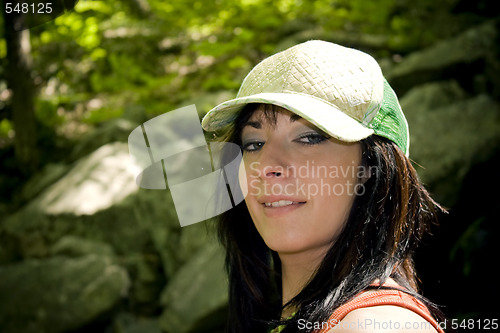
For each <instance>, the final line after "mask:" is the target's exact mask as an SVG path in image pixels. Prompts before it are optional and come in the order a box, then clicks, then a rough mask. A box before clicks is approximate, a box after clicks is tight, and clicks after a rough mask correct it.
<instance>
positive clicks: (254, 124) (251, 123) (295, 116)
mask: <svg viewBox="0 0 500 333" xmlns="http://www.w3.org/2000/svg"><path fill="white" fill-rule="evenodd" d="M301 118H302V117H301V116H299V115H298V114H292V115H291V116H290V122H291V123H293V122H295V121H297V120H299V119H301ZM245 126H250V127H253V128H256V129H261V128H262V123H261V122H260V121H247V122H246V123H244V124H243V126H242V128H243V127H245Z"/></svg>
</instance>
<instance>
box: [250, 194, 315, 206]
mask: <svg viewBox="0 0 500 333" xmlns="http://www.w3.org/2000/svg"><path fill="white" fill-rule="evenodd" d="M257 201H258V202H259V203H260V204H261V205H263V206H264V207H266V208H282V207H287V206H292V205H300V204H304V203H306V201H305V200H301V199H298V198H288V197H286V198H279V197H261V198H259V199H258V200H257Z"/></svg>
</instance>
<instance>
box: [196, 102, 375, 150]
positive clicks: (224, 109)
mask: <svg viewBox="0 0 500 333" xmlns="http://www.w3.org/2000/svg"><path fill="white" fill-rule="evenodd" d="M249 103H264V104H274V105H278V106H281V107H283V108H285V109H287V110H289V111H291V112H293V113H295V114H297V115H299V116H301V117H302V118H304V119H306V120H307V121H309V122H310V123H312V124H314V125H315V126H317V127H318V128H320V129H321V130H322V131H324V132H326V133H328V134H329V135H331V136H332V137H334V138H336V139H338V140H340V141H344V142H357V141H360V140H362V139H365V138H367V137H369V136H370V135H372V134H373V133H374V131H373V130H372V129H370V128H366V127H365V126H363V125H362V124H361V123H359V122H358V121H357V120H355V119H353V118H351V117H350V116H348V115H346V114H345V113H344V112H342V111H341V110H339V109H338V108H337V107H336V106H335V105H333V104H330V103H327V102H325V101H323V100H321V99H319V98H315V97H313V96H310V95H302V94H297V93H260V94H256V95H251V96H246V97H240V98H236V99H232V100H229V101H226V102H224V103H222V104H219V105H218V106H216V107H215V108H213V109H212V110H210V111H209V112H208V113H207V114H206V115H205V117H204V118H203V120H202V123H201V124H202V127H203V129H204V130H206V131H209V132H216V131H220V130H226V129H228V128H229V127H230V126H231V125H232V124H233V123H234V121H235V120H236V118H237V117H238V114H239V111H241V109H242V108H243V107H244V106H245V105H247V104H249Z"/></svg>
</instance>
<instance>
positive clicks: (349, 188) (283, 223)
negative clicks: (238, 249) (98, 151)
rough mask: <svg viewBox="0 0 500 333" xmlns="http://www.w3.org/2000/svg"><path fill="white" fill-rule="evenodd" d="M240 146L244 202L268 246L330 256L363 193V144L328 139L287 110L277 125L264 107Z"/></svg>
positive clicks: (244, 132) (246, 128) (278, 116)
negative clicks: (245, 191) (360, 177)
mask: <svg viewBox="0 0 500 333" xmlns="http://www.w3.org/2000/svg"><path fill="white" fill-rule="evenodd" d="M241 142H242V148H243V163H244V166H245V171H246V185H247V187H248V195H247V196H246V198H245V202H246V204H247V207H248V210H249V212H250V215H251V217H252V219H253V222H254V224H255V226H256V228H257V230H258V231H259V233H260V235H261V236H262V238H263V239H264V241H265V243H266V244H267V246H268V247H269V248H270V249H272V250H274V251H277V252H278V253H283V254H285V253H298V252H303V251H309V250H320V251H322V250H325V251H326V250H327V249H328V248H329V247H330V246H331V244H332V241H334V240H335V238H336V236H337V235H338V233H339V232H340V230H341V228H342V227H343V224H344V222H345V221H346V219H347V217H348V214H349V211H350V208H351V206H352V202H353V199H354V196H355V193H356V191H359V189H360V187H357V186H356V185H357V183H358V171H359V165H360V161H361V147H360V144H359V143H343V142H340V141H338V140H335V139H333V138H329V137H328V136H327V135H326V134H325V133H324V132H322V131H320V130H319V129H317V128H316V127H314V126H313V125H311V124H310V123H309V122H307V121H306V120H304V119H302V118H300V117H298V116H296V115H294V114H292V113H291V112H289V111H287V110H285V109H281V110H280V111H277V112H276V123H274V121H270V120H269V117H266V116H265V115H264V113H263V111H262V109H261V107H259V108H258V109H257V110H256V111H255V112H254V113H253V114H252V116H251V117H250V118H249V120H248V121H247V122H246V123H245V124H244V125H243V127H242V132H241ZM242 181H243V179H242Z"/></svg>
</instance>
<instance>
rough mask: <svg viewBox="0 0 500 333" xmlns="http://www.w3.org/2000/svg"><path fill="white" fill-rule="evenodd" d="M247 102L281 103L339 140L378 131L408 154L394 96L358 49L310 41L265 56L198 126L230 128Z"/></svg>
mask: <svg viewBox="0 0 500 333" xmlns="http://www.w3.org/2000/svg"><path fill="white" fill-rule="evenodd" d="M249 103H265V104H274V105H278V106H281V107H283V108H285V109H287V110H289V111H291V112H293V113H295V114H297V115H299V116H301V117H302V118H304V119H306V120H307V121H309V122H311V123H312V124H314V125H315V126H317V127H318V128H320V129H321V130H323V131H324V132H326V133H328V134H329V135H331V136H332V137H334V138H336V139H338V140H341V141H344V142H357V141H360V140H362V139H365V138H367V137H369V136H370V135H372V134H376V135H380V136H382V137H385V138H388V139H390V140H391V141H393V142H394V143H396V145H397V146H398V147H399V148H401V150H402V151H403V152H404V153H405V155H406V156H408V155H409V145H410V141H409V133H408V123H407V121H406V119H405V117H404V114H403V111H402V110H401V106H400V105H399V102H398V98H397V96H396V94H395V93H394V91H393V89H392V88H391V86H390V85H389V83H388V82H387V80H386V79H385V78H384V76H383V75H382V70H381V69H380V66H379V65H378V63H377V61H376V60H375V59H373V57H371V56H370V55H368V54H366V53H364V52H361V51H359V50H355V49H352V48H347V47H344V46H340V45H337V44H334V43H330V42H325V41H320V40H312V41H308V42H305V43H301V44H298V45H295V46H293V47H291V48H289V49H286V50H284V51H282V52H279V53H276V54H274V55H272V56H270V57H268V58H266V59H264V60H263V61H261V62H260V63H259V64H257V65H256V66H255V67H254V68H253V69H252V70H251V71H250V73H248V75H247V76H246V78H245V79H244V80H243V83H242V85H241V87H240V90H239V92H238V94H237V96H236V98H235V99H232V100H229V101H226V102H224V103H222V104H219V105H217V106H216V107H215V108H213V109H212V110H210V111H209V112H208V113H207V114H206V115H205V117H204V118H203V120H202V127H203V129H204V130H206V131H209V132H221V131H222V132H223V131H227V130H229V129H230V128H231V127H232V126H234V121H235V119H236V118H237V117H238V114H239V112H240V111H241V110H242V109H243V107H244V106H245V105H247V104H249Z"/></svg>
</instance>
